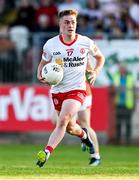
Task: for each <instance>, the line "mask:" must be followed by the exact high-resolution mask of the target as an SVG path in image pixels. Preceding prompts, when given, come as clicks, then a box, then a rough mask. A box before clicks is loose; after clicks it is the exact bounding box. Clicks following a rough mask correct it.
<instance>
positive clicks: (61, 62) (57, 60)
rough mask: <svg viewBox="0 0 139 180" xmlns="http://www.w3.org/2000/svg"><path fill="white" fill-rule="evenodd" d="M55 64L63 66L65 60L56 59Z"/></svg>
mask: <svg viewBox="0 0 139 180" xmlns="http://www.w3.org/2000/svg"><path fill="white" fill-rule="evenodd" d="M55 62H56V63H57V64H59V65H63V59H61V58H57V59H55Z"/></svg>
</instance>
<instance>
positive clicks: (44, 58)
mask: <svg viewBox="0 0 139 180" xmlns="http://www.w3.org/2000/svg"><path fill="white" fill-rule="evenodd" d="M51 59H52V56H51V53H50V52H49V45H48V43H45V45H44V46H43V53H42V57H41V61H40V63H39V65H38V69H37V78H38V80H39V81H40V82H42V83H45V84H48V83H47V81H46V79H45V78H43V77H42V75H41V73H42V68H43V66H45V65H46V64H48V63H50V62H51ZM48 85H49V84H48Z"/></svg>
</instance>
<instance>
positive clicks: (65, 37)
mask: <svg viewBox="0 0 139 180" xmlns="http://www.w3.org/2000/svg"><path fill="white" fill-rule="evenodd" d="M61 35H62V38H63V41H64V42H65V43H71V42H73V41H74V39H75V37H76V34H72V35H64V34H61Z"/></svg>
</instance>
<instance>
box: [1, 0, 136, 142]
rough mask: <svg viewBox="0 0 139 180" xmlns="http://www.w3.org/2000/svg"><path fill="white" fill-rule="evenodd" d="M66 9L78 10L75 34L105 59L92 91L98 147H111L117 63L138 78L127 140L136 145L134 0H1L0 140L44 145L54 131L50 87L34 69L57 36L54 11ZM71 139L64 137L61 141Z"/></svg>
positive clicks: (93, 124) (113, 138) (92, 122)
mask: <svg viewBox="0 0 139 180" xmlns="http://www.w3.org/2000/svg"><path fill="white" fill-rule="evenodd" d="M67 3H70V4H67ZM66 7H68V8H69V7H72V8H76V9H78V11H79V17H78V27H77V32H78V33H80V34H83V35H87V36H88V37H90V38H92V39H94V40H95V41H96V43H97V44H98V46H99V47H100V49H101V50H102V52H103V53H104V55H105V57H106V63H105V66H104V69H103V71H102V72H101V74H100V75H99V77H98V79H97V81H96V83H95V86H94V88H93V89H92V91H93V94H94V98H93V107H92V121H91V124H92V127H93V128H94V129H95V130H96V132H97V134H98V137H99V140H100V142H101V143H102V144H106V143H114V140H115V130H116V129H115V120H116V119H115V107H114V98H113V92H112V91H113V88H112V87H111V78H110V77H111V76H112V75H113V73H114V72H115V71H116V69H117V65H118V63H119V62H120V61H124V62H126V63H127V65H128V68H129V69H130V70H131V71H132V72H133V74H134V78H135V80H136V97H137V98H136V109H135V112H134V115H133V118H132V141H131V142H132V143H133V144H135V143H137V142H138V140H139V132H138V129H139V120H138V115H139V93H138V92H139V91H138V89H139V65H138V64H139V2H138V1H137V0H127V1H126V2H125V1H123V0H79V1H72V0H67V1H62V0H59V1H58V0H57V1H52V0H36V1H35V0H34V1H33V0H32V1H29V0H16V1H14V0H10V1H8V0H0V141H1V142H2V143H6V142H21V143H22V142H33V141H34V140H36V142H38V143H42V142H44V141H46V140H45V134H46V133H48V134H49V132H50V131H51V130H52V129H53V128H54V125H53V122H52V114H53V110H52V109H53V108H52V103H51V100H50V96H49V87H46V86H43V85H42V84H40V83H39V82H38V81H37V79H36V69H37V65H38V63H39V60H40V57H41V52H42V46H43V44H44V43H45V41H46V40H47V39H49V38H51V37H52V36H54V35H56V34H58V32H59V29H58V19H57V12H58V10H61V9H63V8H66ZM100 112H101V113H100ZM32 137H33V138H32ZM34 137H35V138H34ZM74 141H75V140H73V139H72V141H71V140H70V137H68V138H67V139H66V138H65V141H64V143H67V142H68V143H74ZM75 143H78V141H77V142H75Z"/></svg>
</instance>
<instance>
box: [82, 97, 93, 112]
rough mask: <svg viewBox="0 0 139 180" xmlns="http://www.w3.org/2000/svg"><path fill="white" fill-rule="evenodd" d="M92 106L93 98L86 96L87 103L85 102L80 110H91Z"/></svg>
mask: <svg viewBox="0 0 139 180" xmlns="http://www.w3.org/2000/svg"><path fill="white" fill-rule="evenodd" d="M91 106H92V96H91V95H90V96H86V98H85V101H84V102H83V104H82V106H81V108H80V111H84V110H86V109H87V108H91Z"/></svg>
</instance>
